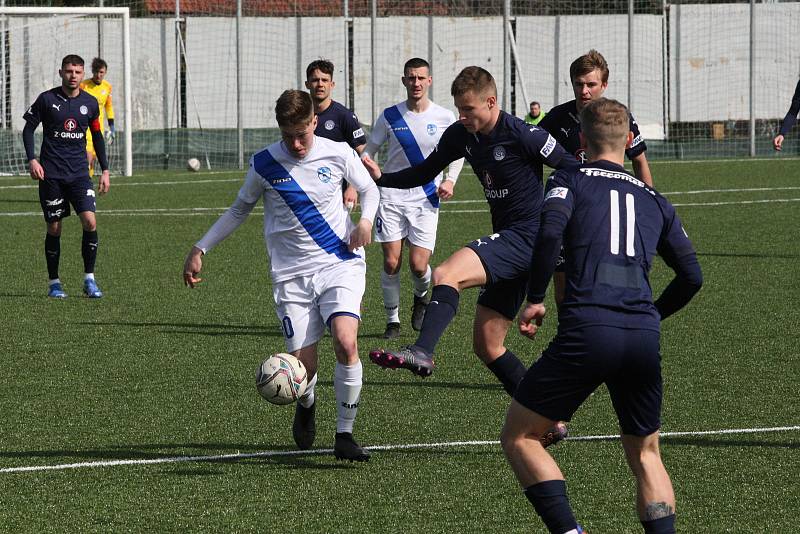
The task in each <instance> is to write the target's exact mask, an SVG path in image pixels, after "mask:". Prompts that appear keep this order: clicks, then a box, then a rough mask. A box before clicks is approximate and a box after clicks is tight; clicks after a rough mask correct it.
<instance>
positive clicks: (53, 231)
mask: <svg viewBox="0 0 800 534" xmlns="http://www.w3.org/2000/svg"><path fill="white" fill-rule="evenodd" d="M47 234H48V235H51V236H53V237H60V236H61V221H60V220H58V221H54V222H49V223H47Z"/></svg>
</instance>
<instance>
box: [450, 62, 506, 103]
mask: <svg viewBox="0 0 800 534" xmlns="http://www.w3.org/2000/svg"><path fill="white" fill-rule="evenodd" d="M468 92H473V93H475V94H476V95H480V96H497V84H495V83H494V78H493V77H492V75H491V74H490V73H489V71H488V70H486V69H484V68H481V67H475V66H472V67H464V69H463V70H462V71H461V72H459V73H458V76H456V79H455V80H453V83H452V85H451V86H450V94H451V95H452V96H461V95H463V94H465V93H468Z"/></svg>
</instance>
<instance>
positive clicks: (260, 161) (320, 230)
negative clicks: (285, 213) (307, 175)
mask: <svg viewBox="0 0 800 534" xmlns="http://www.w3.org/2000/svg"><path fill="white" fill-rule="evenodd" d="M253 166H254V167H255V169H256V172H257V173H258V174H259V175H261V177H263V178H264V179H265V180H267V181H268V182H269V183H270V185H272V188H273V189H274V190H275V191H277V192H278V194H279V195H280V196H281V198H282V199H283V200H284V202H286V205H287V206H289V209H291V210H292V213H294V215H295V217H297V220H298V221H300V224H302V225H303V228H305V229H306V232H308V235H310V236H311V238H312V239H313V240H314V242H315V243H316V244H317V245H319V247H320V248H321V249H323V250H324V251H325V252H327V253H328V254H336V257H337V258H339V259H341V260H349V259H352V258H358V257H359V256H358V255H357V254H354V253H352V252H350V251H349V250H348V249H347V243H345V242H344V241H342V240H341V239H339V236H338V235H336V232H334V231H333V228H331V227H330V225H329V224H328V221H326V220H325V217H323V216H322V214H321V213H320V212H319V210H317V207H316V206H315V205H314V202H312V201H311V199H310V198H308V195H306V192H305V191H303V189H302V188H301V187H300V185H299V184H298V183H297V182H296V181H295V180H294V178H292V176H291V174H289V171H287V170H286V169H284V168H283V165H281V164H280V163H278V162H277V161H275V158H273V157H272V154H270V153H269V150H263V151H261V152H259V153H258V154H256V155H255V156H254V157H253Z"/></svg>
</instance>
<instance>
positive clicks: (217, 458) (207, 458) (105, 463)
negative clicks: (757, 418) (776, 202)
mask: <svg viewBox="0 0 800 534" xmlns="http://www.w3.org/2000/svg"><path fill="white" fill-rule="evenodd" d="M797 430H800V425H796V426H778V427H770V428H732V429H722V430H704V431H690V432H662V433H661V437H662V438H669V437H679V436H719V435H727V434H758V433H765V432H792V431H797ZM617 439H619V435H618V434H609V435H603V436H574V437H569V438H567V441H601V440H609V441H610V440H617ZM499 444H500V442H499V441H497V440H485V441H448V442H442V443H408V444H397V445H374V446H371V447H365V448H366V449H368V450H370V451H399V450H409V449H444V448H453V447H479V446H486V445H499ZM320 454H333V449H311V450H305V451H262V452H249V453H235V454H210V455H203V456H168V457H164V458H150V459H146V460H102V461H97V462H78V463H72V464H56V465H31V466H23V467H4V468H2V469H0V473H29V472H38V471H62V470H66V469H80V468H83V467H88V468H92V467H117V466H123V465H153V464H175V463H188V462H224V461H229V460H247V459H250V458H270V457H273V458H274V457H287V456H289V457H290V456H311V455H320Z"/></svg>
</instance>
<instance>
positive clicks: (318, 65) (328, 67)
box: [306, 59, 333, 80]
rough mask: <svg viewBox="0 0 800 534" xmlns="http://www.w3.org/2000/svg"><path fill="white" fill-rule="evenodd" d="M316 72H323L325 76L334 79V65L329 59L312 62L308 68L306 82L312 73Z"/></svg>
mask: <svg viewBox="0 0 800 534" xmlns="http://www.w3.org/2000/svg"><path fill="white" fill-rule="evenodd" d="M315 70H318V71H320V72H322V73H323V74H327V75H328V76H330V77H331V80H332V79H333V63H332V62H331V61H329V60H327V59H317V60H315V61H312V62H311V63H309V64H308V67H306V80H308V79H309V78H311V73H312V72H314V71H315Z"/></svg>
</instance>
